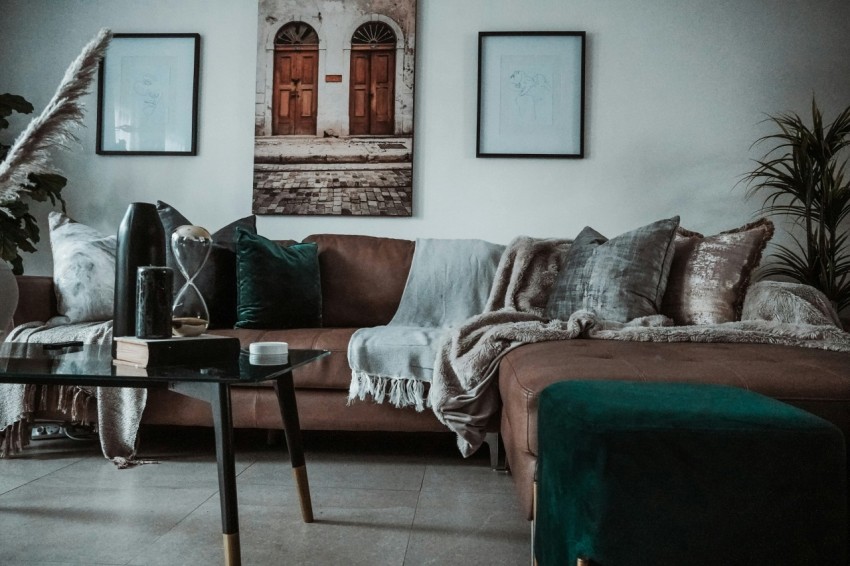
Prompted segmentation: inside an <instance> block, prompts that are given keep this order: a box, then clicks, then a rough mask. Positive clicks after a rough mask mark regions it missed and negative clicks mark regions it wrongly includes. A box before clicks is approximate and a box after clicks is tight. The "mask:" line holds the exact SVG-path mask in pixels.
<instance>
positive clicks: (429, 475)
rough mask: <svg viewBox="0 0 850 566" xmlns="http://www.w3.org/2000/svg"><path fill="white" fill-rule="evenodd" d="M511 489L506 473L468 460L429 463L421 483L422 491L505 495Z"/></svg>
mask: <svg viewBox="0 0 850 566" xmlns="http://www.w3.org/2000/svg"><path fill="white" fill-rule="evenodd" d="M512 489H513V479H512V478H511V476H510V475H508V474H507V473H506V472H497V471H493V470H492V469H491V468H490V466H489V465H483V464H482V462H479V461H470V460H462V461H457V460H456V461H453V462H440V463H433V464H432V463H429V464H428V465H427V466H426V467H425V477H424V479H423V481H422V491H438V490H450V491H454V492H461V491H462V492H474V493H507V492H510V491H511V490H512Z"/></svg>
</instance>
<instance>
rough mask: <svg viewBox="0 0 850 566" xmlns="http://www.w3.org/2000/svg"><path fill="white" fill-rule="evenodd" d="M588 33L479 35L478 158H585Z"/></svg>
mask: <svg viewBox="0 0 850 566" xmlns="http://www.w3.org/2000/svg"><path fill="white" fill-rule="evenodd" d="M584 46H585V32H583V31H562V32H480V33H479V34H478V133H477V137H476V156H477V157H553V158H582V157H584Z"/></svg>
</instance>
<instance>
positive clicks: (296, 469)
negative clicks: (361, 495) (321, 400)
mask: <svg viewBox="0 0 850 566" xmlns="http://www.w3.org/2000/svg"><path fill="white" fill-rule="evenodd" d="M274 391H275V393H276V394H277V402H278V404H279V405H280V415H281V417H282V419H283V432H284V434H285V435H286V446H287V448H288V449H289V460H290V462H292V474H293V476H295V483H296V485H297V487H298V498H299V500H300V502H301V517H302V518H303V519H304V522H305V523H312V522H313V503H312V501H311V500H310V484H309V482H308V481H307V465H306V463H305V462H304V445H303V443H302V441H301V424H300V423H299V422H298V405H297V404H296V402H295V386H294V385H293V383H292V372H289V373H287V374H286V375H283V376H281V377H278V378H277V379H276V380H275V381H274Z"/></svg>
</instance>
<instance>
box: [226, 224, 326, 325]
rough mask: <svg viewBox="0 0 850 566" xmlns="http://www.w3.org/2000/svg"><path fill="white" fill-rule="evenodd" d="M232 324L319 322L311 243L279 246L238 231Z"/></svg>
mask: <svg viewBox="0 0 850 566" xmlns="http://www.w3.org/2000/svg"><path fill="white" fill-rule="evenodd" d="M236 272H237V287H238V296H239V303H238V306H237V309H236V311H237V317H238V320H237V321H236V327H237V328H313V327H318V326H321V325H322V287H321V281H320V279H319V254H318V246H317V245H316V244H294V245H291V246H288V247H283V246H280V245H278V244H276V243H274V242H272V241H271V240H269V239H267V238H264V237H262V236H259V235H256V234H252V233H250V232H248V231H246V230H243V229H241V228H240V229H238V230H237V233H236Z"/></svg>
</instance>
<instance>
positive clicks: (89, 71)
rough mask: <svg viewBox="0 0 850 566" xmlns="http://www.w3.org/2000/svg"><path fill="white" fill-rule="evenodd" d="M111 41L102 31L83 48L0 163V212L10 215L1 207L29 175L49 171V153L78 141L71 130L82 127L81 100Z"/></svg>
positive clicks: (22, 189) (20, 190)
mask: <svg viewBox="0 0 850 566" xmlns="http://www.w3.org/2000/svg"><path fill="white" fill-rule="evenodd" d="M111 39H112V32H111V31H110V30H108V29H106V28H104V29H101V30H100V31H99V32H98V33H97V36H95V38H94V39H92V40H91V41H90V42H89V43H88V44H87V45H86V46H85V47H84V48H83V51H82V53H80V55H79V57H77V59H76V60H75V61H74V62H73V63H71V66H69V67H68V70H66V71H65V76H64V77H63V78H62V82H61V84H60V85H59V88H58V89H57V90H56V94H54V95H53V98H51V99H50V102H48V103H47V106H46V107H45V108H44V110H43V111H42V113H41V114H40V115H39V116H38V117H36V118H33V120H32V121H31V122H30V123H29V125H28V126H27V128H26V129H25V130H24V131H23V132H22V133H21V135H19V136H18V138H17V139H16V140H15V143H14V144H13V145H12V147H11V148H10V149H9V153H8V154H7V155H6V159H4V160H3V162H2V163H0V212H3V213H5V214H7V215H9V216H11V212H10V211H9V209H8V208H6V207H4V206H3V205H4V204H5V203H12V202H14V201H17V200H19V199H20V198H21V196H22V193H24V192H25V191H26V188H25V187H24V184H25V183H26V182H27V179H28V178H29V175H30V173H42V172H45V171H47V170H48V161H49V157H50V155H49V152H50V150H51V149H52V148H53V147H55V146H60V147H66V146H67V144H68V142H71V141H78V140H77V137H76V136H75V135H74V133H73V132H72V131H71V127H72V126H74V125H82V121H83V114H84V110H85V107H84V105H83V103H82V102H81V99H82V98H83V96H85V95H86V94H87V93H88V88H89V85H90V84H91V82H92V80H93V79H94V75H95V73H96V72H97V69H98V63H99V62H100V60H101V59H102V58H103V56H104V54H105V53H106V48H107V46H108V45H109V41H110V40H111Z"/></svg>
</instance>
